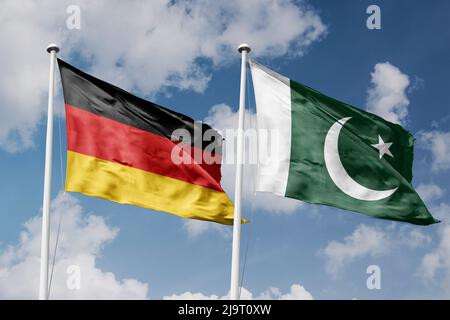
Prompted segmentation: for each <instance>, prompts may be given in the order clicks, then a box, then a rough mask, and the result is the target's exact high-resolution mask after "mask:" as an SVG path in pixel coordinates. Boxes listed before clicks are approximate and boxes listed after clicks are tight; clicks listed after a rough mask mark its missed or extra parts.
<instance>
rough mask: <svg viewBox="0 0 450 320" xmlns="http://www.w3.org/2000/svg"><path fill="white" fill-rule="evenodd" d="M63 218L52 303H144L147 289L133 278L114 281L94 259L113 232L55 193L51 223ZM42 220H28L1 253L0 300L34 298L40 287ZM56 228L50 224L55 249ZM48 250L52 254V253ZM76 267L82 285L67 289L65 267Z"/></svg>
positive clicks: (113, 230) (67, 277)
mask: <svg viewBox="0 0 450 320" xmlns="http://www.w3.org/2000/svg"><path fill="white" fill-rule="evenodd" d="M60 214H63V223H62V227H61V233H60V238H59V245H58V251H57V256H56V260H55V269H54V276H53V281H52V289H51V294H50V298H52V299H145V298H147V292H148V285H147V284H146V283H142V282H140V281H138V280H136V279H122V280H120V279H117V278H116V276H115V275H114V274H113V273H111V272H106V271H103V270H101V269H100V268H99V267H98V266H97V259H98V258H99V257H100V255H101V253H102V249H103V247H104V246H105V245H106V244H108V243H110V242H111V241H112V240H114V238H115V237H116V236H117V233H118V231H119V230H118V229H117V228H113V227H111V226H109V225H108V224H107V223H106V222H105V220H104V218H102V217H100V216H96V215H93V214H89V215H87V214H85V213H84V212H83V208H82V207H81V206H80V205H79V204H78V202H77V200H76V199H75V198H74V197H72V196H70V195H68V194H60V195H58V197H57V198H56V199H55V200H53V201H52V206H51V216H52V217H53V219H56V217H59V215H60ZM41 221H42V220H41V217H40V216H36V217H34V218H31V219H30V220H28V221H27V222H26V223H25V225H24V227H25V230H24V231H22V232H21V234H20V239H19V241H18V243H17V244H15V245H11V246H8V247H6V248H5V249H4V250H3V251H0V299H36V298H37V296H38V284H39V261H40V241H41ZM56 230H57V224H56V223H53V224H52V229H51V238H50V239H52V247H53V248H54V239H56ZM53 248H52V249H51V250H50V252H53V250H54V249H53ZM71 265H75V266H78V267H79V270H80V275H81V282H80V284H81V287H80V289H79V290H69V289H68V287H67V285H66V283H67V281H68V280H69V277H70V274H68V273H67V268H68V267H69V266H71Z"/></svg>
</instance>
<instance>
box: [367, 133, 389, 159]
mask: <svg viewBox="0 0 450 320" xmlns="http://www.w3.org/2000/svg"><path fill="white" fill-rule="evenodd" d="M391 145H392V142H384V141H383V139H382V138H381V136H380V135H378V143H375V144H372V147H374V148H376V149H378V151H379V152H380V159H381V158H383V156H384V155H385V154H387V155H388V156H391V157H392V158H393V157H394V156H393V155H392V153H391V151H390V150H389V148H390V147H391Z"/></svg>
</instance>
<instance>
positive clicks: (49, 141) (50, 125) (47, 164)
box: [39, 44, 59, 300]
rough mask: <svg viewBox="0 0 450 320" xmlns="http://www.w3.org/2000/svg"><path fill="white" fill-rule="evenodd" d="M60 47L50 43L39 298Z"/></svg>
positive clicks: (44, 284)
mask: <svg viewBox="0 0 450 320" xmlns="http://www.w3.org/2000/svg"><path fill="white" fill-rule="evenodd" d="M58 51H59V47H58V46H57V45H56V44H50V45H49V46H48V47H47V52H48V53H50V79H49V84H48V113H47V138H46V142H45V171H44V197H43V204H42V236H41V237H42V238H41V270H40V277H39V300H47V299H48V251H49V240H50V235H49V233H50V197H51V191H52V146H53V101H54V96H55V68H56V54H57V53H58Z"/></svg>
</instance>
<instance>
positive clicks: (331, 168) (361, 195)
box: [323, 117, 398, 201]
mask: <svg viewBox="0 0 450 320" xmlns="http://www.w3.org/2000/svg"><path fill="white" fill-rule="evenodd" d="M350 119H351V117H347V118H342V119H340V120H338V121H336V122H335V123H334V124H333V125H332V126H331V128H330V130H328V133H327V136H326V138H325V144H324V148H323V154H324V157H325V166H326V167H327V170H328V173H329V175H330V177H331V180H333V182H334V184H335V185H336V186H337V187H338V188H339V189H340V190H341V191H342V192H344V193H345V194H347V195H349V196H350V197H352V198H355V199H358V200H365V201H376V200H381V199H385V198H387V197H390V196H391V195H392V194H393V193H394V192H395V191H396V190H397V189H398V187H397V188H394V189H389V190H374V189H369V188H366V187H364V186H362V185H360V184H359V183H358V182H356V181H355V180H353V178H352V177H350V175H349V174H348V173H347V171H346V170H345V168H344V166H343V165H342V162H341V158H340V156H339V148H338V140H339V134H340V132H341V129H342V127H343V126H344V124H345V123H346V122H347V121H348V120H350Z"/></svg>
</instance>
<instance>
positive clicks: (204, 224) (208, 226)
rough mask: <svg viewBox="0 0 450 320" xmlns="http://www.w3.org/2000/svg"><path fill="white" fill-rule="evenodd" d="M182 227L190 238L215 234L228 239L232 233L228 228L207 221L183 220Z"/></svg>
mask: <svg viewBox="0 0 450 320" xmlns="http://www.w3.org/2000/svg"><path fill="white" fill-rule="evenodd" d="M183 226H184V228H185V230H186V232H187V234H188V236H189V237H190V238H195V237H198V236H199V235H201V234H204V233H206V232H215V233H216V234H219V235H221V236H223V237H225V238H230V237H231V233H232V229H231V228H230V227H229V226H225V225H222V224H218V223H214V222H209V221H202V220H193V219H183Z"/></svg>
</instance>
